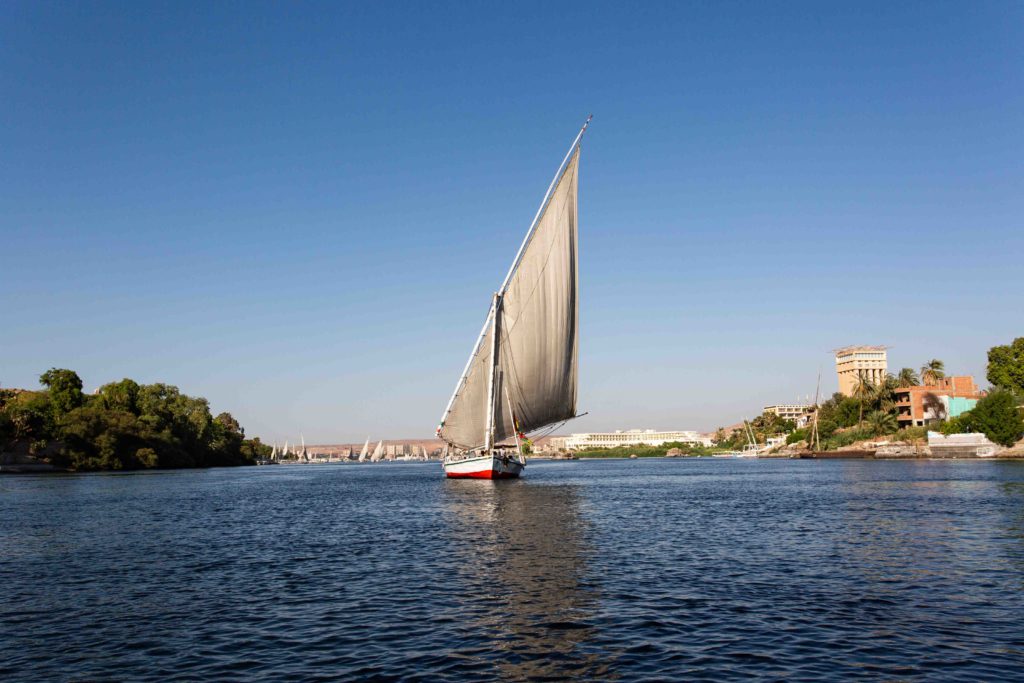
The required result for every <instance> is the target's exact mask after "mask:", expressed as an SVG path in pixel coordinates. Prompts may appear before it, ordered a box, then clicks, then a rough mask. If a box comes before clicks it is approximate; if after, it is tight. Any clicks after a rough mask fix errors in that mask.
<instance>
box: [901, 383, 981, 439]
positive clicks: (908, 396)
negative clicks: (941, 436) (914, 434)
mask: <svg viewBox="0 0 1024 683" xmlns="http://www.w3.org/2000/svg"><path fill="white" fill-rule="evenodd" d="M984 395H985V392H984V391H979V390H978V387H977V385H976V384H975V383H974V377H972V376H970V375H959V376H956V377H944V378H943V379H940V380H938V381H937V382H936V383H935V384H927V385H921V386H917V387H905V388H902V389H897V390H896V413H897V414H896V421H897V422H898V423H899V426H900V427H920V426H923V425H927V424H931V423H932V422H940V421H942V420H945V419H947V418H951V417H958V416H959V415H960V414H961V413H965V412H967V411H968V410H970V409H971V408H973V407H974V406H975V405H976V404H977V403H978V399H980V398H982V397H983V396H984Z"/></svg>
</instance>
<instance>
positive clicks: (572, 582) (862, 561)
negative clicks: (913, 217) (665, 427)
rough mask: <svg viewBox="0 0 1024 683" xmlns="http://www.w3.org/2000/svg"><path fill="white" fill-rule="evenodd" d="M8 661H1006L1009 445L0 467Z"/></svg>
mask: <svg viewBox="0 0 1024 683" xmlns="http://www.w3.org/2000/svg"><path fill="white" fill-rule="evenodd" d="M0 499H2V500H3V501H4V512H5V514H4V515H2V518H0V549H2V552H0V581H2V585H3V587H4V591H5V594H4V600H3V601H2V603H0V624H2V629H0V647H2V651H3V653H4V657H3V658H0V677H2V678H3V679H4V680H12V681H21V680H25V681H45V680H55V681H57V680H60V681H63V680H89V681H93V680H96V681H104V680H109V681H121V680H139V681H176V680H197V679H201V680H226V681H233V680H239V681H240V680H245V681H263V680H265V681H319V680H340V679H365V680H394V679H396V678H400V679H403V680H411V681H418V680H423V681H444V680H495V679H502V680H504V679H507V680H561V679H565V678H577V679H582V680H666V679H676V680H678V679H684V678H685V679H688V680H690V679H692V680H716V681H717V680H722V679H724V678H753V679H764V680H836V679H866V680H880V681H883V680H884V681H888V680H906V681H912V680H922V681H923V680H928V681H932V680H949V681H976V680H1008V679H1014V678H1019V677H1020V672H1021V671H1022V670H1024V635H1022V633H1024V629H1021V627H1020V625H1021V624H1022V623H1024V597H1022V596H1024V590H1022V589H1024V465H1022V464H1021V463H1014V462H853V461H850V462H839V461H833V462H799V461H774V462H772V461H753V462H743V461H693V460H682V461H673V460H641V461H626V462H624V461H617V462H576V463H535V464H531V466H530V467H529V468H528V470H527V478H526V479H524V480H520V481H511V482H496V483H492V482H467V481H445V480H444V479H442V478H441V477H440V472H439V471H438V468H437V467H436V465H415V464H401V465H398V464H396V465H375V466H358V465H353V466H322V467H318V466H309V467H298V466H295V467H284V466H282V467H267V468H255V469H246V470H216V471H191V472H165V473H144V474H117V475H107V474H96V475H79V476H49V477H18V478H5V479H3V480H0Z"/></svg>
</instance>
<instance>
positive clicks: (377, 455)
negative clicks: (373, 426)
mask: <svg viewBox="0 0 1024 683" xmlns="http://www.w3.org/2000/svg"><path fill="white" fill-rule="evenodd" d="M383 452H384V441H383V439H382V440H380V441H378V442H377V447H376V448H374V449H373V455H371V456H370V462H377V461H378V460H380V458H381V454H382V453H383Z"/></svg>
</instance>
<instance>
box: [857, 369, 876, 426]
mask: <svg viewBox="0 0 1024 683" xmlns="http://www.w3.org/2000/svg"><path fill="white" fill-rule="evenodd" d="M876 392H877V388H876V387H875V385H874V383H873V382H872V381H871V380H870V379H868V377H867V375H865V374H864V373H863V372H859V373H858V374H857V382H856V384H854V385H853V395H854V397H855V398H856V399H857V402H858V404H859V413H858V416H857V424H858V426H859V425H862V424H864V401H865V400H869V399H872V398H873V397H874V396H875V393H876Z"/></svg>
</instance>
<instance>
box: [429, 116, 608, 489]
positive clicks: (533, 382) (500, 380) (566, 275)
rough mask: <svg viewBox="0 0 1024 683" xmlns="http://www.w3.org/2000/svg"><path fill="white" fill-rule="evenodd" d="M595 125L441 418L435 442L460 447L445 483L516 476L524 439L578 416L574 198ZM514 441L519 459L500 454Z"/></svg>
mask: <svg viewBox="0 0 1024 683" xmlns="http://www.w3.org/2000/svg"><path fill="white" fill-rule="evenodd" d="M589 124H590V118H587V121H586V123H584V124H583V128H581V129H580V132H579V134H578V135H577V136H576V139H575V140H573V143H572V145H571V146H570V147H569V151H568V153H566V155H565V158H564V159H563V160H562V163H561V165H559V167H558V170H557V172H556V173H555V178H554V180H552V181H551V184H550V185H549V186H548V191H547V193H546V194H545V195H544V200H543V201H542V202H541V205H540V208H539V209H538V210H537V214H536V215H535V216H534V219H533V223H532V224H531V225H530V229H529V230H528V231H527V233H526V237H525V238H524V239H523V243H522V245H521V246H520V247H519V252H518V253H517V254H516V257H515V259H514V260H513V262H512V267H511V269H510V270H509V271H508V274H507V275H506V276H505V281H504V282H503V283H502V285H501V288H500V289H499V290H498V291H497V292H496V293H495V294H494V296H493V297H492V299H491V306H490V309H489V310H488V313H487V319H486V321H485V322H484V326H483V329H482V330H481V331H480V334H479V336H478V337H477V340H476V344H475V346H474V347H473V352H472V353H471V354H470V356H469V361H467V363H466V367H465V369H464V370H463V371H462V375H461V376H460V377H459V381H458V382H457V383H456V385H455V392H454V393H453V394H452V397H451V399H450V400H449V401H448V405H447V406H446V407H445V410H444V414H443V415H442V417H441V424H440V425H439V426H438V428H437V435H438V436H439V437H440V438H442V439H443V440H444V441H445V442H446V443H447V444H448V445H449V446H450V447H451V448H452V449H453V450H454V454H453V455H452V456H450V457H446V458H445V460H444V471H445V474H446V475H447V476H448V477H473V478H482V479H495V478H511V477H518V476H519V474H520V472H522V470H523V467H525V466H526V458H525V457H524V455H523V452H522V444H521V441H520V438H521V436H522V435H524V434H525V433H526V432H531V431H536V430H538V429H540V428H542V427H545V426H547V425H550V424H554V423H556V422H563V421H565V420H568V419H571V418H573V417H575V416H576V384H577V377H576V375H577V372H576V369H577V368H576V359H577V346H578V343H577V342H578V339H577V337H578V330H579V315H578V307H577V299H578V289H579V278H578V271H577V266H578V254H577V209H578V205H577V204H578V203H577V195H578V179H579V160H580V141H581V140H582V138H583V133H584V132H585V131H586V129H587V126H588V125H589ZM509 437H515V449H516V451H517V453H516V454H515V456H513V455H512V454H511V453H510V451H511V447H509V448H508V449H507V450H503V449H498V448H496V445H497V444H498V443H499V442H500V441H502V440H503V439H507V438H509Z"/></svg>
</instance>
